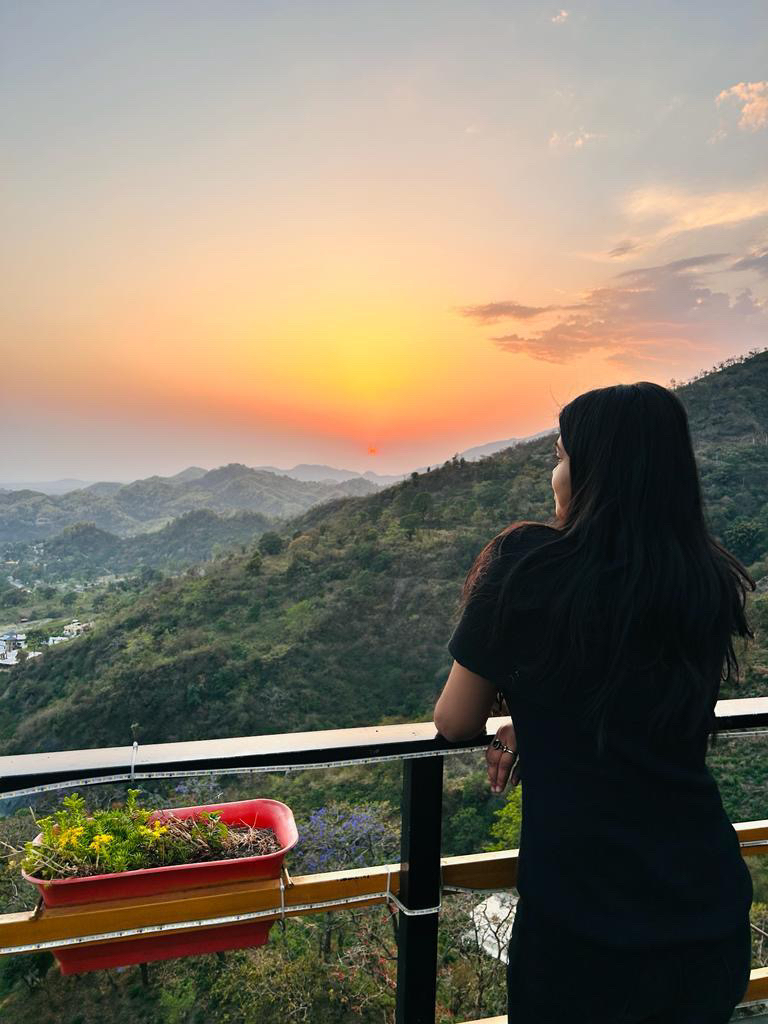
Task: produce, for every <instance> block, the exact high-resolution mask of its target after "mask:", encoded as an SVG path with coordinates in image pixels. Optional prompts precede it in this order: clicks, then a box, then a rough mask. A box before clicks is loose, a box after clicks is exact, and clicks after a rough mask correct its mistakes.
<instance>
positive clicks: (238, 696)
mask: <svg viewBox="0 0 768 1024" xmlns="http://www.w3.org/2000/svg"><path fill="white" fill-rule="evenodd" d="M679 393H680V396H681V398H682V399H683V401H684V402H685V403H686V406H687V407H688V409H689V410H690V419H691V429H692V434H693V436H694V439H695V443H696V446H697V453H698V456H699V463H700V469H701V477H702V483H703V487H704V492H705V497H706V502H707V511H708V515H709V518H710V522H711V524H712V527H713V531H714V532H715V534H716V535H717V536H719V537H720V538H721V539H722V540H723V541H724V542H725V543H726V545H727V546H728V547H729V548H731V549H732V550H733V551H734V552H735V553H736V554H737V555H738V556H739V557H740V558H742V559H743V560H744V561H745V563H747V564H748V565H749V566H751V567H752V571H753V574H754V575H755V576H756V577H759V578H761V577H763V576H765V575H766V559H767V557H768V519H767V518H766V516H767V514H768V513H767V511H766V509H767V508H768V501H767V500H766V499H767V498H768V444H767V443H766V430H768V397H767V396H768V353H760V354H757V355H754V356H752V357H751V358H749V359H747V360H744V361H743V362H740V363H733V364H731V365H727V366H725V367H724V368H722V369H720V370H718V371H716V372H713V373H711V374H709V375H706V376H704V377H702V378H701V379H698V380H696V381H694V382H692V383H690V384H688V385H686V386H684V387H681V388H680V391H679ZM551 446H552V442H551V436H546V437H543V438H538V439H536V440H533V441H530V442H528V443H526V444H523V445H519V446H517V447H514V448H509V449H506V450H504V451H502V452H499V453H496V454H494V455H492V456H490V457H488V458H486V459H483V460H481V461H479V462H467V461H464V460H463V459H453V460H451V461H450V462H447V463H445V464H444V465H443V466H441V467H439V468H437V469H434V470H432V471H431V472H428V473H422V474H413V475H412V477H411V478H409V479H408V480H406V481H404V482H402V483H401V484H397V485H395V486H393V487H389V488H386V489H385V490H383V491H380V492H378V493H375V494H372V495H369V496H367V497H362V498H346V499H340V500H336V501H332V502H326V503H324V504H323V505H321V506H317V507H315V508H312V509H310V510H309V511H307V512H305V513H304V514H303V515H301V516H300V517H298V518H295V519H294V520H293V521H292V522H291V523H290V524H288V527H287V528H286V530H285V531H284V532H285V546H284V547H283V549H282V550H280V551H275V552H274V553H269V551H266V552H262V551H260V550H258V548H257V547H255V546H254V547H253V548H252V549H251V550H249V551H248V552H247V553H246V554H244V555H239V554H238V555H235V554H232V555H231V556H229V557H228V558H226V559H223V560H220V561H218V562H215V563H212V564H210V565H207V566H206V567H205V569H204V570H201V571H204V575H197V574H195V575H187V576H184V577H181V578H177V579H167V580H164V581H163V582H162V583H160V584H158V585H157V586H155V587H153V588H151V589H149V590H148V591H146V592H145V593H143V594H142V595H140V596H139V597H138V598H137V599H136V600H135V602H134V603H133V604H132V605H131V606H130V607H129V608H128V609H124V610H123V611H121V612H119V613H118V614H117V615H116V616H115V617H114V618H112V619H111V620H108V621H106V622H105V623H103V624H102V625H101V626H100V627H99V628H98V629H96V630H95V631H94V632H93V633H92V634H91V635H89V636H88V637H85V638H83V639H82V640H78V641H76V642H73V643H71V644H70V645H68V646H67V647H66V648H65V649H62V648H58V649H54V650H51V651H49V652H48V653H46V654H45V655H44V656H43V657H41V658H38V659H35V661H34V662H32V663H30V664H28V665H26V666H25V667H24V668H23V669H20V670H17V671H15V672H14V674H13V676H12V678H10V679H9V681H8V685H7V687H6V689H5V691H4V693H3V694H2V697H0V738H1V739H2V750H3V752H5V753H11V752H16V751H33V750H53V749H60V748H63V747H78V746H80V747H88V746H102V745H110V744H119V743H124V742H126V741H127V740H128V738H129V728H130V725H131V723H133V722H138V723H139V724H140V730H141V738H142V740H143V741H144V742H152V741H161V740H178V739H185V738H191V737H197V738H208V737H216V736H227V735H238V734H245V733H263V732H277V731H290V730H296V729H313V728H323V727H341V726H347V725H356V724H361V723H374V722H378V721H380V720H381V719H382V717H384V716H406V717H423V716H424V715H425V714H426V713H427V711H428V709H429V708H430V707H431V705H432V702H433V700H434V697H435V694H436V693H437V692H438V690H439V688H440V687H441V685H442V683H443V682H444V679H445V675H446V673H447V671H448V668H449V665H450V659H449V655H448V653H447V650H446V642H447V638H448V636H449V633H450V629H451V627H452V622H453V618H454V614H455V612H456V609H457V601H458V596H459V589H460V584H461V581H462V579H463V577H464V574H465V572H466V570H467V568H468V567H469V565H470V564H471V561H472V559H473V557H474V556H475V554H476V553H477V551H478V550H479V549H480V547H481V546H482V544H483V543H485V541H487V540H488V538H489V537H490V536H492V535H493V534H494V533H496V532H497V531H498V530H499V529H501V528H502V527H503V526H504V525H505V524H506V523H508V522H510V521H511V520H514V519H521V518H531V519H537V520H540V521H547V520H548V519H550V517H551V515H552V511H553V501H552V492H551V486H550V473H551V468H552V461H551V458H552V456H551ZM766 600H768V598H766V597H763V596H760V595H755V596H753V597H752V598H751V599H750V602H751V610H752V612H753V617H754V618H755V619H756V621H757V622H758V623H759V624H760V629H759V636H758V643H757V646H756V647H755V649H754V650H753V651H752V654H751V656H750V662H749V666H748V668H747V675H746V680H745V686H746V689H744V688H742V689H741V690H740V692H741V693H744V694H746V693H763V692H766V690H768V686H766V683H765V672H766V665H767V664H768V662H767V661H766V648H765V635H766V632H767V630H766V621H765V618H766V609H765V602H766Z"/></svg>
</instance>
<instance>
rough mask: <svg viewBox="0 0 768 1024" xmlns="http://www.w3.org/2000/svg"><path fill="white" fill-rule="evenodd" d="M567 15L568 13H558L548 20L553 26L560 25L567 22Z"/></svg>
mask: <svg viewBox="0 0 768 1024" xmlns="http://www.w3.org/2000/svg"><path fill="white" fill-rule="evenodd" d="M568 13H569V12H568V11H558V12H557V14H555V15H553V16H552V17H551V18H550V19H549V20H550V21H551V22H552V23H553V24H555V25H562V24H563V22H564V21H567V20H568Z"/></svg>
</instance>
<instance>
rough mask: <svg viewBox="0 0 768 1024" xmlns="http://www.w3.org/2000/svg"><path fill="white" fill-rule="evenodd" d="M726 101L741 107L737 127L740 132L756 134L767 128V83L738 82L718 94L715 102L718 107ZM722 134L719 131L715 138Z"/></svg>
mask: <svg viewBox="0 0 768 1024" xmlns="http://www.w3.org/2000/svg"><path fill="white" fill-rule="evenodd" d="M727 100H736V102H737V103H738V104H740V105H741V115H740V117H739V121H738V125H739V128H741V129H742V131H746V132H756V131H758V130H759V129H760V128H765V127H766V126H768V82H738V83H737V84H736V85H732V86H731V87H730V89H723V91H722V92H721V93H718V95H717V97H716V99H715V102H716V103H717V104H718V106H719V105H720V104H722V103H725V102H726V101H727ZM723 134H724V132H723V131H722V129H721V130H720V132H718V133H717V137H718V138H720V137H722V135H723Z"/></svg>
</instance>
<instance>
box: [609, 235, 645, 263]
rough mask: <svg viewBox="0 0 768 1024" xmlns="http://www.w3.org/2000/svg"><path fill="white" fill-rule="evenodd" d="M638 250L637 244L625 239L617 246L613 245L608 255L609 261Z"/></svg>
mask: <svg viewBox="0 0 768 1024" xmlns="http://www.w3.org/2000/svg"><path fill="white" fill-rule="evenodd" d="M638 248H639V243H637V242H633V241H632V239H631V238H626V239H625V240H624V241H623V242H619V243H618V245H614V247H613V248H612V249H611V250H610V252H609V253H608V255H609V256H610V257H611V259H617V258H618V257H619V256H626V255H627V253H630V252H634V251H635V250H636V249H638Z"/></svg>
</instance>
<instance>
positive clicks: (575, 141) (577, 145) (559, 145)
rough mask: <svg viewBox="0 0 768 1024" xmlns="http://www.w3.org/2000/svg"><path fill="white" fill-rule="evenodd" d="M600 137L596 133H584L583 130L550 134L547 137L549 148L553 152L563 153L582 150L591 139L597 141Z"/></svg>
mask: <svg viewBox="0 0 768 1024" xmlns="http://www.w3.org/2000/svg"><path fill="white" fill-rule="evenodd" d="M599 138H601V136H600V135H599V134H598V133H596V132H585V131H584V129H583V128H581V129H580V130H579V131H576V132H565V133H564V134H563V135H561V134H560V133H559V132H552V134H551V135H550V137H549V148H550V149H551V150H552V151H554V152H556V153H557V152H563V151H566V150H572V149H582V148H583V147H584V145H585V143H587V142H589V141H590V140H591V139H599Z"/></svg>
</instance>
